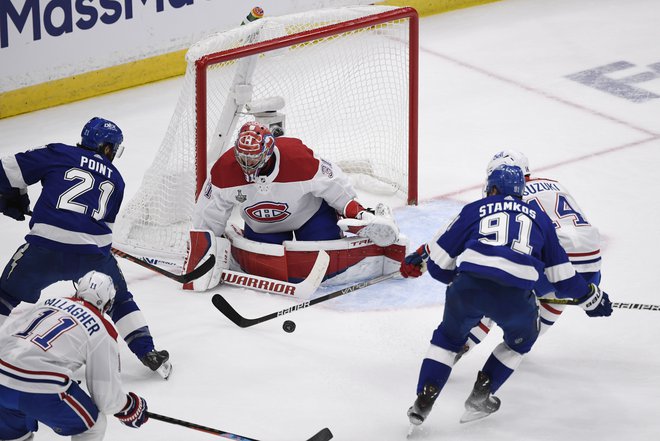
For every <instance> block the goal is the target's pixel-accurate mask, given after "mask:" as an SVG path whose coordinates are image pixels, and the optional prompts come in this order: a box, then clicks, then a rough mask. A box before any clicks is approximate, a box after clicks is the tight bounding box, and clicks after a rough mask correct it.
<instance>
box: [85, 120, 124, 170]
mask: <svg viewBox="0 0 660 441" xmlns="http://www.w3.org/2000/svg"><path fill="white" fill-rule="evenodd" d="M80 136H81V139H80V144H79V145H80V146H81V147H83V148H86V149H88V150H92V151H95V152H98V153H103V148H104V147H105V146H106V145H110V146H111V147H112V157H111V158H110V160H113V159H114V158H115V157H117V158H119V157H120V156H121V154H122V152H123V151H124V147H123V146H122V145H121V143H122V142H123V141H124V135H123V134H122V132H121V129H120V128H119V127H118V126H117V125H116V124H115V123H113V122H112V121H109V120H107V119H103V118H99V117H98V116H95V117H94V118H92V119H90V120H89V121H88V122H87V124H85V126H84V127H83V129H82V132H81V133H80Z"/></svg>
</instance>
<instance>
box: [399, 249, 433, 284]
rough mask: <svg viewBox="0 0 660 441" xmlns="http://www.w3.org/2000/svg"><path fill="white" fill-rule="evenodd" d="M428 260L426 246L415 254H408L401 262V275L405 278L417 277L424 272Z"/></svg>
mask: <svg viewBox="0 0 660 441" xmlns="http://www.w3.org/2000/svg"><path fill="white" fill-rule="evenodd" d="M428 258H429V252H428V248H427V246H426V245H422V246H420V247H419V248H417V250H415V252H413V253H410V254H408V255H407V256H406V258H405V259H404V260H403V262H401V268H400V269H399V271H401V275H402V276H403V277H405V278H408V277H419V276H421V275H422V274H424V272H426V261H427V260H428Z"/></svg>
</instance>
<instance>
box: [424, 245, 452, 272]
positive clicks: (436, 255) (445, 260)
mask: <svg viewBox="0 0 660 441" xmlns="http://www.w3.org/2000/svg"><path fill="white" fill-rule="evenodd" d="M428 250H429V258H430V259H431V260H432V261H433V263H435V264H436V265H438V266H439V267H440V268H442V269H443V270H446V271H453V270H454V269H456V259H455V258H454V257H451V256H450V255H449V253H448V252H446V251H445V250H444V248H442V247H441V246H440V245H438V244H437V243H436V242H431V243H430V244H428Z"/></svg>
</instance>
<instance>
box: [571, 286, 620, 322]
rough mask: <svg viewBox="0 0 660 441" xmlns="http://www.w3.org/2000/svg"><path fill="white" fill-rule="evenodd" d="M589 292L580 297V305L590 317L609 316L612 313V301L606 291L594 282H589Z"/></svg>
mask: <svg viewBox="0 0 660 441" xmlns="http://www.w3.org/2000/svg"><path fill="white" fill-rule="evenodd" d="M589 288H590V291H589V294H587V295H586V296H584V297H582V298H580V299H578V305H579V306H580V307H581V308H582V309H584V311H585V312H586V313H587V315H588V316H589V317H607V316H609V315H611V314H612V302H610V297H609V296H608V295H607V293H606V292H605V291H601V290H600V288H599V287H598V286H596V285H594V284H593V283H590V284H589Z"/></svg>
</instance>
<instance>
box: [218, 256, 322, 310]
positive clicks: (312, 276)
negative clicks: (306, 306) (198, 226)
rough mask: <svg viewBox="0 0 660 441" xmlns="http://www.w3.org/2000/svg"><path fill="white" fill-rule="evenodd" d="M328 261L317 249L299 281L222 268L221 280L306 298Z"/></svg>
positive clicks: (315, 286) (234, 284)
mask: <svg viewBox="0 0 660 441" xmlns="http://www.w3.org/2000/svg"><path fill="white" fill-rule="evenodd" d="M329 263H330V256H329V255H328V253H326V252H325V251H323V250H320V251H319V254H318V256H317V257H316V262H314V266H313V267H312V270H311V271H310V272H309V275H308V276H307V278H306V279H305V280H303V281H302V282H299V283H290V282H285V281H282V280H276V279H269V278H268V277H261V276H254V275H252V274H246V273H241V272H238V271H231V270H222V276H221V278H222V282H223V283H226V284H228V285H233V286H240V287H243V288H249V289H255V290H257V291H263V292H267V293H270V294H280V295H284V296H287V297H300V298H303V299H308V298H310V297H311V296H312V294H314V292H315V291H316V289H317V288H318V287H319V285H320V284H321V282H322V281H323V277H324V276H325V272H326V270H327V269H328V264H329Z"/></svg>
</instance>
